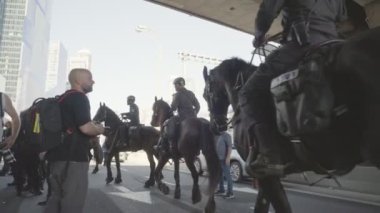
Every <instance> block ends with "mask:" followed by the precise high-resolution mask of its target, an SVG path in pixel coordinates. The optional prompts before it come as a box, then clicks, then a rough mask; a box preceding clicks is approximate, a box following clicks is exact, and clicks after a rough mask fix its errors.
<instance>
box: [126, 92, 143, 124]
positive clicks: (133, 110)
mask: <svg viewBox="0 0 380 213" xmlns="http://www.w3.org/2000/svg"><path fill="white" fill-rule="evenodd" d="M135 100H136V98H135V96H133V95H130V96H128V97H127V104H128V105H129V112H127V113H122V117H123V118H125V119H128V120H129V124H130V126H138V125H140V116H139V107H138V106H137V105H136V104H135Z"/></svg>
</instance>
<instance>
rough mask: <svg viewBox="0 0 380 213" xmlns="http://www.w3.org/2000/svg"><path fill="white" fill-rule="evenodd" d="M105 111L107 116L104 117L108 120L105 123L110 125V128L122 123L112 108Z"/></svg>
mask: <svg viewBox="0 0 380 213" xmlns="http://www.w3.org/2000/svg"><path fill="white" fill-rule="evenodd" d="M107 113H108V117H107V118H106V119H107V121H108V122H107V123H108V124H109V125H110V126H111V128H112V127H117V126H120V125H121V124H122V123H123V122H122V121H121V119H120V118H119V117H118V116H117V115H116V113H115V112H113V111H112V110H109V111H108V112H107Z"/></svg>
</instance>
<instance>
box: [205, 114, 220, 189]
mask: <svg viewBox="0 0 380 213" xmlns="http://www.w3.org/2000/svg"><path fill="white" fill-rule="evenodd" d="M201 128H202V134H201V137H202V140H201V141H202V153H203V155H204V156H205V159H206V163H207V168H208V172H209V188H208V192H209V194H210V195H211V194H213V193H214V191H215V189H216V187H217V185H218V184H219V180H220V177H221V166H220V163H219V158H218V155H217V153H216V146H215V145H216V142H215V137H214V135H213V133H212V132H211V128H210V123H209V122H208V121H207V122H202V127H201Z"/></svg>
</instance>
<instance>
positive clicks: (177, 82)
mask: <svg viewBox="0 0 380 213" xmlns="http://www.w3.org/2000/svg"><path fill="white" fill-rule="evenodd" d="M173 84H174V88H175V90H176V93H175V94H174V95H173V101H172V104H171V108H172V111H173V112H175V111H178V116H179V119H180V121H183V120H185V119H187V118H194V117H197V114H198V112H199V110H200V106H199V102H198V99H197V98H196V97H195V95H194V93H193V92H192V91H190V90H187V89H186V88H185V79H183V78H182V77H178V78H176V79H174V82H173Z"/></svg>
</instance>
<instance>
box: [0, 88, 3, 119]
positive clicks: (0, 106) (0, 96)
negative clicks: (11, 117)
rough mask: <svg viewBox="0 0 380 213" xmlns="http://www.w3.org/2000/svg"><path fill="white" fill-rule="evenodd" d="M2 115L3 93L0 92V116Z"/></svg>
mask: <svg viewBox="0 0 380 213" xmlns="http://www.w3.org/2000/svg"><path fill="white" fill-rule="evenodd" d="M3 117H4V109H3V93H2V92H0V118H3Z"/></svg>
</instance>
